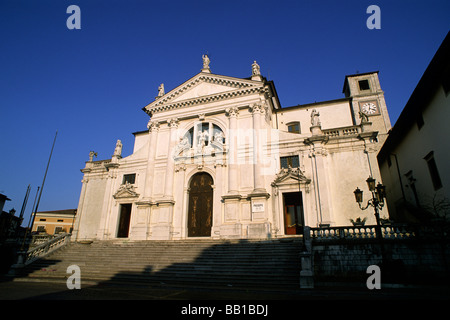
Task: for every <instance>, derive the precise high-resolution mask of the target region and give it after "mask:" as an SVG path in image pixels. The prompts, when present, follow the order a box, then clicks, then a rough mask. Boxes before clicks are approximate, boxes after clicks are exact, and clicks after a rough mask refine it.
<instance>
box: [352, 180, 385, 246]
mask: <svg viewBox="0 0 450 320" xmlns="http://www.w3.org/2000/svg"><path fill="white" fill-rule="evenodd" d="M366 182H367V186H368V187H369V191H370V192H372V199H369V200H368V201H367V205H366V206H365V207H362V206H361V203H362V202H363V191H362V190H360V189H359V188H356V190H355V191H353V193H354V194H355V200H356V202H357V203H358V205H359V208H360V209H361V210H366V209H367V208H368V207H369V206H372V207H373V208H374V211H375V219H376V221H377V227H376V229H375V230H376V235H377V238H378V239H380V241H381V239H382V234H381V225H380V214H379V210H382V209H383V207H384V198H385V197H386V187H385V186H384V185H382V184H381V183H378V184H376V180H375V179H374V178H372V177H369V178H367V180H366Z"/></svg>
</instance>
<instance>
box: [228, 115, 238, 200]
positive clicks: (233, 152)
mask: <svg viewBox="0 0 450 320" xmlns="http://www.w3.org/2000/svg"><path fill="white" fill-rule="evenodd" d="M238 114H239V110H238V108H237V107H232V108H229V109H227V116H228V118H229V121H230V126H229V130H228V161H227V162H228V194H230V195H231V194H236V195H237V194H239V192H238V163H237V136H238V135H237V116H238Z"/></svg>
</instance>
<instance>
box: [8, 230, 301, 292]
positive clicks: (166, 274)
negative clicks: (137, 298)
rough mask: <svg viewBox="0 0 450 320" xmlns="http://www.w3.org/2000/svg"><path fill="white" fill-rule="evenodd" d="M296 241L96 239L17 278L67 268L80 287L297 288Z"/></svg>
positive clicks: (61, 277) (51, 277) (59, 277)
mask: <svg viewBox="0 0 450 320" xmlns="http://www.w3.org/2000/svg"><path fill="white" fill-rule="evenodd" d="M301 249H302V241H301V239H300V238H285V239H278V240H264V241H257V240H229V241H224V240H180V241H137V242H127V241H118V240H116V241H96V242H93V243H91V244H81V243H70V244H69V245H67V246H65V247H63V248H62V249H59V250H58V251H56V252H54V253H52V254H50V255H48V256H46V257H45V258H42V259H40V260H37V261H35V262H33V263H32V264H30V265H29V266H27V267H26V268H24V269H23V270H21V272H20V274H18V275H17V276H16V278H17V280H39V281H66V279H67V278H68V277H69V276H70V275H71V273H67V268H68V267H69V266H70V265H77V266H79V267H80V270H81V284H82V285H83V281H85V282H95V283H97V284H100V283H105V284H121V283H126V284H136V285H137V284H140V285H142V284H143V285H147V284H166V285H187V286H196V287H234V288H255V289H256V288H258V289H267V290H270V289H287V288H290V289H297V288H298V287H299V274H300V258H299V253H300V251H301Z"/></svg>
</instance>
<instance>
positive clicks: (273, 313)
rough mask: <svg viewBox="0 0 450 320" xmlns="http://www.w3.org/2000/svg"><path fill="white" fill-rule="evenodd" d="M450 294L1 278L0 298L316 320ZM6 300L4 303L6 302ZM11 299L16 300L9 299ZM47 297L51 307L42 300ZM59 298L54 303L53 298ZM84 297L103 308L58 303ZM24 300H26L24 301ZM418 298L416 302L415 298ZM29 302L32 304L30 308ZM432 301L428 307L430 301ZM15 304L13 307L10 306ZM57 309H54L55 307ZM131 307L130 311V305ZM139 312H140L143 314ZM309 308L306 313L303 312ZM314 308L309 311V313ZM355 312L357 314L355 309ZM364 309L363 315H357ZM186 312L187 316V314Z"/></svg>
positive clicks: (393, 311)
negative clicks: (73, 284)
mask: <svg viewBox="0 0 450 320" xmlns="http://www.w3.org/2000/svg"><path fill="white" fill-rule="evenodd" d="M449 297H450V293H449V289H448V288H447V287H440V288H436V287H434V288H433V287H430V288H413V289H389V288H385V289H383V288H382V289H380V290H369V289H363V288H358V289H355V288H342V287H341V288H338V287H328V288H315V289H309V290H306V289H304V290H291V291H285V292H281V291H263V290H245V289H241V290H238V289H235V288H192V287H181V286H177V287H172V286H167V285H159V286H149V285H145V286H137V285H117V284H111V283H103V284H102V283H97V284H95V283H92V284H86V283H85V284H83V283H82V284H81V289H79V290H77V289H73V290H69V289H68V288H67V286H66V284H65V283H63V282H53V283H52V282H36V281H9V280H7V281H0V300H4V301H2V303H4V304H5V306H6V308H14V307H15V308H17V310H19V309H21V310H23V311H24V312H26V310H28V309H29V310H34V311H35V310H36V309H35V308H40V309H42V310H44V309H43V308H47V307H48V308H51V310H53V311H55V310H60V311H61V312H65V311H67V310H69V309H70V310H69V311H70V314H71V315H74V314H75V313H78V314H80V315H82V314H83V313H86V314H89V316H92V317H94V314H95V315H99V316H101V317H102V318H106V317H107V316H114V317H117V316H118V314H117V313H118V312H121V313H122V314H123V311H124V310H127V309H126V308H129V307H128V306H129V302H127V301H130V300H140V301H141V302H140V303H133V304H132V305H131V306H132V310H133V314H135V315H138V314H139V315H141V316H142V315H148V316H151V315H154V314H157V315H164V316H165V318H168V319H183V318H186V317H188V318H191V319H198V318H215V319H217V318H224V319H229V318H230V317H231V318H232V319H233V318H236V317H239V316H240V317H241V318H248V317H250V318H260V319H283V318H285V317H292V316H300V315H303V316H306V315H309V316H311V315H313V314H316V315H317V316H319V318H320V319H323V318H325V317H328V316H330V317H334V318H336V316H338V315H340V314H342V313H344V314H345V313H349V314H355V315H356V314H358V315H363V314H365V315H367V314H373V315H375V314H379V315H381V314H385V315H389V318H395V317H396V316H398V317H406V316H408V315H410V316H413V315H415V316H417V314H418V313H417V312H418V311H419V310H420V311H422V310H423V311H427V312H428V311H430V310H432V311H433V313H434V314H440V309H442V311H444V308H445V307H446V301H448V300H449ZM6 300H7V301H6ZM13 300H14V301H13ZM45 300H46V301H49V302H50V303H51V305H46V304H45V303H44V302H45ZM55 300H57V301H58V303H56V304H55V303H54V302H52V301H55ZM63 300H65V301H73V300H83V301H87V302H84V303H91V302H90V301H97V303H98V302H100V300H105V301H106V302H107V304H108V305H107V306H104V305H102V304H100V305H98V304H95V305H94V304H93V307H92V308H91V307H89V308H83V305H82V304H83V303H82V304H79V303H77V304H76V307H74V306H75V305H73V304H70V305H66V304H61V302H63ZM25 301H27V302H25ZM415 301H417V302H415ZM30 303H31V304H32V305H31V306H30ZM430 303H431V305H430ZM14 304H15V306H14ZM55 308H57V309H55ZM130 310H131V309H130ZM141 311H142V313H141ZM306 311H307V313H305V312H306ZM311 311H313V312H311ZM357 311H358V313H357ZM359 311H362V312H363V313H359ZM438 312H439V313H438ZM186 313H187V314H186Z"/></svg>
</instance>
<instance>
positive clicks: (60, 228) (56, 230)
mask: <svg viewBox="0 0 450 320" xmlns="http://www.w3.org/2000/svg"><path fill="white" fill-rule="evenodd" d="M61 232H64V229H63V227H55V234H58V233H61Z"/></svg>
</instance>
